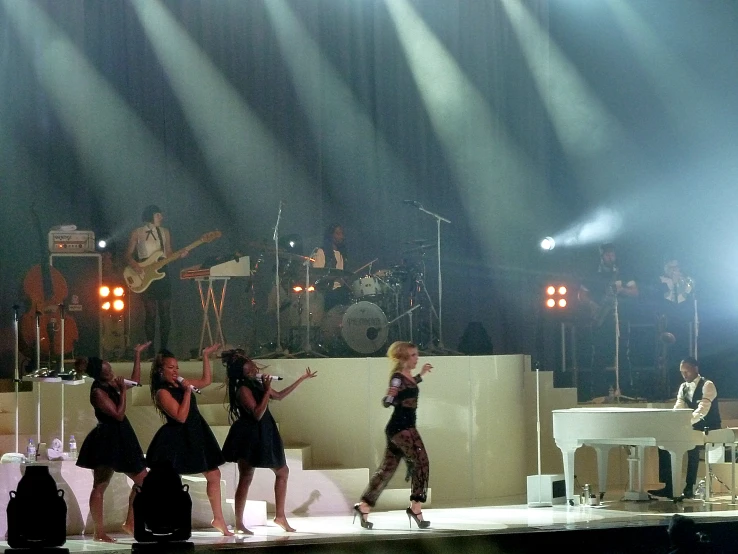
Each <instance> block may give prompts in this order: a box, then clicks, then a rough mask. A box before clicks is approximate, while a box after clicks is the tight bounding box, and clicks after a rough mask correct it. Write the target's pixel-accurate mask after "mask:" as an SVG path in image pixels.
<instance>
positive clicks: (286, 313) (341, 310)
mask: <svg viewBox="0 0 738 554" xmlns="http://www.w3.org/2000/svg"><path fill="white" fill-rule="evenodd" d="M280 246H282V245H281V244H280ZM299 249H300V247H299V246H296V248H295V249H292V250H291V249H290V248H288V247H286V246H285V247H283V248H280V250H279V251H278V254H279V256H280V257H281V258H282V259H283V260H284V261H283V263H281V264H280V271H279V277H278V278H277V282H278V283H279V293H277V287H276V282H275V283H274V284H273V285H272V289H271V292H270V293H269V296H268V300H267V314H269V315H270V316H271V317H272V318H274V317H275V315H276V313H277V312H278V313H279V321H280V328H281V345H278V346H277V351H276V352H275V355H293V356H305V357H328V356H331V357H339V356H340V357H350V356H356V355H373V354H383V353H384V349H385V348H386V347H387V346H389V344H390V343H391V342H393V341H395V340H408V341H412V340H413V334H414V333H415V335H416V338H417V337H418V334H419V333H420V325H419V324H420V319H419V318H420V316H421V313H423V310H422V309H421V310H418V309H419V308H426V309H429V310H430V312H434V310H435V308H434V307H433V306H427V304H428V303H429V302H430V296H429V295H428V294H427V292H425V284H424V281H423V264H422V263H417V264H409V265H395V266H391V267H387V268H383V269H379V270H375V271H372V264H373V263H374V261H376V260H374V261H372V262H370V263H368V264H366V265H364V266H362V267H360V268H359V269H358V270H356V271H353V272H352V271H348V270H343V269H337V268H315V267H312V265H311V263H310V262H311V258H310V257H309V256H303V255H302V254H300V253H298V252H299ZM416 249H417V247H416V248H414V249H413V250H412V252H414V251H415V250H416ZM295 250H296V251H295ZM419 251H422V250H419ZM407 252H410V251H405V252H403V254H404V253H407ZM260 259H261V258H260ZM421 292H422V293H423V294H421ZM277 298H279V309H277ZM416 310H418V311H417V312H416ZM414 317H415V323H414V322H413V318H414ZM413 329H415V332H414V331H413ZM275 344H276V343H275ZM282 349H284V350H282ZM287 353H291V354H287ZM262 354H263V353H262Z"/></svg>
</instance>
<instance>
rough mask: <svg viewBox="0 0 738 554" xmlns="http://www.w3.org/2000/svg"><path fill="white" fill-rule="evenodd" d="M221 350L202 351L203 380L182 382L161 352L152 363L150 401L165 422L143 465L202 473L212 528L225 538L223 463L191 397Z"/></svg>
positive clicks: (206, 382)
mask: <svg viewBox="0 0 738 554" xmlns="http://www.w3.org/2000/svg"><path fill="white" fill-rule="evenodd" d="M218 348H220V345H219V344H213V345H211V346H208V347H207V348H205V349H203V351H202V377H201V378H200V379H193V380H192V381H189V380H187V379H181V380H180V376H179V364H178V363H177V359H176V358H175V357H174V354H172V353H171V352H168V351H166V350H163V351H161V352H159V353H158V354H157V355H156V358H154V362H153V363H152V364H151V398H152V400H153V401H154V404H155V405H156V409H157V410H158V411H159V413H160V414H161V415H162V417H165V418H166V423H165V424H164V425H163V426H162V427H161V428H160V429H159V430H158V431H157V432H156V435H154V438H153V439H151V444H150V445H149V448H148V451H147V452H146V463H147V465H148V466H149V467H153V466H154V465H155V464H156V463H157V462H158V461H162V460H168V461H169V462H171V464H172V467H174V470H175V471H176V472H177V473H179V474H180V475H181V474H183V473H184V474H191V473H202V474H203V476H204V477H205V479H206V481H207V484H206V490H207V495H208V500H209V501H210V507H211V508H212V509H213V521H212V522H211V524H212V526H213V527H215V528H216V529H217V530H218V531H220V532H221V533H223V535H225V536H232V535H233V533H232V532H231V531H229V530H228V525H227V524H226V522H225V519H224V517H223V509H222V507H221V497H220V469H218V466H221V465H223V464H224V463H225V460H224V459H223V453H222V452H221V451H220V447H219V446H218V441H217V440H216V438H215V435H213V432H212V431H211V429H210V427H209V426H208V424H207V422H206V421H205V419H204V418H203V417H202V415H200V412H199V410H198V409H197V401H196V400H195V397H194V396H193V395H192V391H193V388H194V389H198V390H199V389H203V388H205V387H207V386H208V385H209V384H210V383H211V382H212V380H213V378H212V372H211V369H210V355H211V354H212V353H213V352H215V351H216V350H218Z"/></svg>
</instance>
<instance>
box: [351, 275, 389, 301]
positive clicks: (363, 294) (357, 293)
mask: <svg viewBox="0 0 738 554" xmlns="http://www.w3.org/2000/svg"><path fill="white" fill-rule="evenodd" d="M389 291H390V288H389V285H387V283H386V282H385V281H384V280H383V279H382V278H381V277H378V276H375V275H364V276H363V277H359V278H358V279H356V280H355V281H354V282H353V283H351V292H352V293H353V294H354V298H356V299H357V300H360V299H362V298H376V297H377V296H382V295H383V294H387V293H388V292H389Z"/></svg>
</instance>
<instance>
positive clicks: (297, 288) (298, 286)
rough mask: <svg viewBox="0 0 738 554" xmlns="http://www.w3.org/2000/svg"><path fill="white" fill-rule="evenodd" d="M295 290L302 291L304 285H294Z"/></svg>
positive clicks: (293, 289)
mask: <svg viewBox="0 0 738 554" xmlns="http://www.w3.org/2000/svg"><path fill="white" fill-rule="evenodd" d="M292 291H293V292H302V287H301V286H300V285H295V286H294V287H292Z"/></svg>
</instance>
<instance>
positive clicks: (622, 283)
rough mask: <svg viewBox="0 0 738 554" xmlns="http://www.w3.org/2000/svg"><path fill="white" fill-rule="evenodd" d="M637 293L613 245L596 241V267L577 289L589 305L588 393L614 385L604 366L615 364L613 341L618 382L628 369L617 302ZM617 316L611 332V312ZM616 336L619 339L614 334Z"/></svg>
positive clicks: (600, 392)
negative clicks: (620, 265)
mask: <svg viewBox="0 0 738 554" xmlns="http://www.w3.org/2000/svg"><path fill="white" fill-rule="evenodd" d="M637 296H638V285H637V284H636V281H635V279H633V277H632V276H631V275H628V274H627V273H624V272H622V271H621V270H620V268H619V267H618V264H617V255H616V252H615V245H614V244H612V243H605V244H602V245H600V262H599V265H598V267H597V270H596V271H595V272H593V273H591V274H590V275H588V276H586V277H585V278H584V279H583V281H582V284H581V287H580V290H579V297H580V300H582V301H583V302H584V304H585V305H586V306H587V308H588V309H589V315H590V322H591V328H592V362H591V369H592V391H591V393H592V395H593V396H604V395H605V394H607V392H608V388H609V386H612V387H613V389H615V388H617V387H616V383H615V376H614V375H613V376H610V375H608V374H606V373H605V369H606V368H614V367H615V351H616V343H618V346H619V351H620V354H621V355H620V356H618V372H619V374H620V384H621V385H622V384H623V381H624V380H623V378H622V377H623V374H627V373H628V371H629V367H628V363H627V357H626V355H625V352H627V340H628V339H627V333H624V331H625V330H626V329H627V325H626V324H625V318H626V316H627V314H626V313H624V312H623V309H622V308H623V305H622V304H620V302H621V301H622V300H624V299H635V298H636V297H637ZM616 314H617V316H618V321H619V323H620V333H619V335H616V333H615V330H616V329H615V316H616ZM618 336H619V340H618V338H617V337H618Z"/></svg>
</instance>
